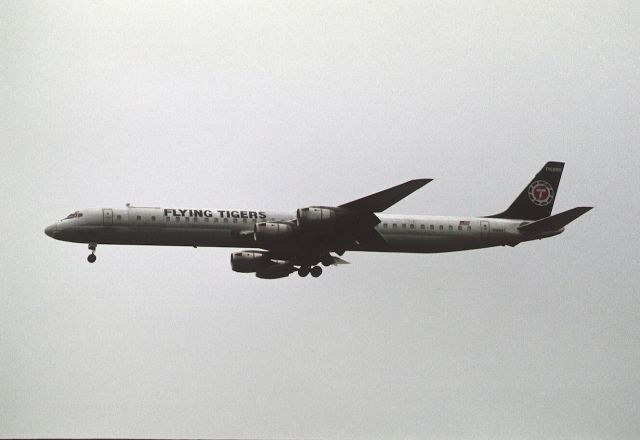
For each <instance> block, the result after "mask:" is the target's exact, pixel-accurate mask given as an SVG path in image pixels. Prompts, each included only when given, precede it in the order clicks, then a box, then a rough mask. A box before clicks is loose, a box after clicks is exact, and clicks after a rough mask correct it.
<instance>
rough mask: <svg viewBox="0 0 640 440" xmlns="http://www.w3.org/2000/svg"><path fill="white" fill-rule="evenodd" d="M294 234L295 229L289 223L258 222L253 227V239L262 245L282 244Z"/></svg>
mask: <svg viewBox="0 0 640 440" xmlns="http://www.w3.org/2000/svg"><path fill="white" fill-rule="evenodd" d="M294 235H295V229H294V227H293V225H291V224H289V223H268V222H267V223H256V225H255V227H254V228H253V239H254V240H255V241H256V243H258V244H259V245H260V246H269V245H270V244H282V243H283V242H286V241H287V240H289V239H290V238H292V237H293V236H294Z"/></svg>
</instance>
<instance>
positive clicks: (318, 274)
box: [311, 266, 322, 278]
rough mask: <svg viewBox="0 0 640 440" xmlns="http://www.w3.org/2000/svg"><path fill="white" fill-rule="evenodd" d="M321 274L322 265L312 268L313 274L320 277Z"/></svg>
mask: <svg viewBox="0 0 640 440" xmlns="http://www.w3.org/2000/svg"><path fill="white" fill-rule="evenodd" d="M320 275H322V268H321V267H320V266H313V267H312V268H311V276H312V277H314V278H318V277H319V276H320Z"/></svg>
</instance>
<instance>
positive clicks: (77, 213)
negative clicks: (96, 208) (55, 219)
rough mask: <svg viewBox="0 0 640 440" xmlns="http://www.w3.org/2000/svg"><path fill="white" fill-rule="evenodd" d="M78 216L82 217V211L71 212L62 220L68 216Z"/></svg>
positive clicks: (67, 218)
mask: <svg viewBox="0 0 640 440" xmlns="http://www.w3.org/2000/svg"><path fill="white" fill-rule="evenodd" d="M78 217H82V213H81V212H80V211H76V212H72V213H71V214H69V215H68V216H66V217H65V218H63V219H62V220H69V219H70V218H78Z"/></svg>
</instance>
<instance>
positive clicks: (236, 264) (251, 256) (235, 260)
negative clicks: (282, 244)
mask: <svg viewBox="0 0 640 440" xmlns="http://www.w3.org/2000/svg"><path fill="white" fill-rule="evenodd" d="M269 263H270V260H269V258H267V257H266V256H265V252H260V251H240V252H234V253H232V254H231V270H233V271H234V272H241V273H252V272H257V271H259V270H260V269H263V268H264V267H266V266H267V265H268V264H269Z"/></svg>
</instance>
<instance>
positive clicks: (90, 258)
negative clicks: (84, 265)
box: [87, 243, 98, 263]
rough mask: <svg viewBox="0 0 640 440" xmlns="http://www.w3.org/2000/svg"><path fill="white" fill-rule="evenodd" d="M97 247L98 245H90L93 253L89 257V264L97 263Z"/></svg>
mask: <svg viewBox="0 0 640 440" xmlns="http://www.w3.org/2000/svg"><path fill="white" fill-rule="evenodd" d="M96 247H98V244H97V243H89V250H90V251H91V253H90V254H89V256H88V257H87V261H88V262H89V263H95V262H96V258H97V257H96Z"/></svg>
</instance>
